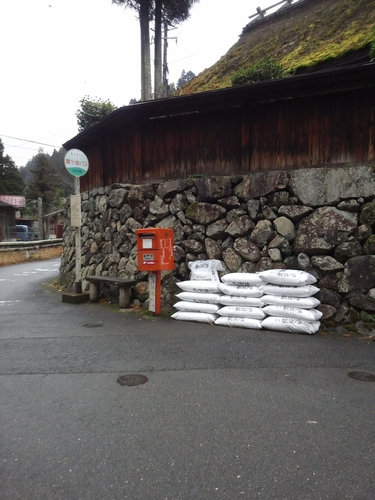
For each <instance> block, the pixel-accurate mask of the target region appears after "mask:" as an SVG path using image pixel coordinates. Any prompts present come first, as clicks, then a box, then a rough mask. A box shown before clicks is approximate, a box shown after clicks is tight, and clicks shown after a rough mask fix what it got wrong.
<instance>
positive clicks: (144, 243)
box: [142, 238, 152, 249]
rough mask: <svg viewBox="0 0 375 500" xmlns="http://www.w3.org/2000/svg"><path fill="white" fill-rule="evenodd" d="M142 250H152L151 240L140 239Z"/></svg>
mask: <svg viewBox="0 0 375 500" xmlns="http://www.w3.org/2000/svg"><path fill="white" fill-rule="evenodd" d="M142 248H144V249H148V248H152V239H151V238H145V239H142Z"/></svg>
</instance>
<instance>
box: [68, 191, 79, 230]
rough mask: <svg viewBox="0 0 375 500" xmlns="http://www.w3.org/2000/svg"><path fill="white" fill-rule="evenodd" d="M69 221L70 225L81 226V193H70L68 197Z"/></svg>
mask: <svg viewBox="0 0 375 500" xmlns="http://www.w3.org/2000/svg"><path fill="white" fill-rule="evenodd" d="M70 223H71V226H72V227H81V195H80V194H72V195H71V197H70Z"/></svg>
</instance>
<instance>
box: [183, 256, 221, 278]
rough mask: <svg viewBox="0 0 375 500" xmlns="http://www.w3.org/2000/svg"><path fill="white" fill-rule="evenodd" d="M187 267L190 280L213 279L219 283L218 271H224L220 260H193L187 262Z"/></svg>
mask: <svg viewBox="0 0 375 500" xmlns="http://www.w3.org/2000/svg"><path fill="white" fill-rule="evenodd" d="M188 266H189V269H190V270H191V274H190V279H191V280H192V281H215V282H217V283H219V281H220V279H219V275H218V273H217V272H218V271H224V268H223V265H222V263H221V262H220V260H216V259H212V260H195V261H193V262H189V264H188Z"/></svg>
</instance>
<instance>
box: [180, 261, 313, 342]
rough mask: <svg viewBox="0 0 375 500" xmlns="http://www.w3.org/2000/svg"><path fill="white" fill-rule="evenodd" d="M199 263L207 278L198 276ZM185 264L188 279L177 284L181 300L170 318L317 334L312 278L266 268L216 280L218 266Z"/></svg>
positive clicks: (302, 274) (303, 273) (210, 262)
mask: <svg viewBox="0 0 375 500" xmlns="http://www.w3.org/2000/svg"><path fill="white" fill-rule="evenodd" d="M203 263H209V269H210V272H211V276H210V277H209V279H208V274H206V275H205V274H204V272H202V271H204V270H205V269H207V268H204V267H203ZM190 265H191V267H190V269H192V274H191V280H190V281H183V282H181V283H177V285H178V286H179V288H180V289H181V290H182V292H181V293H179V294H177V297H178V298H179V299H180V301H179V302H177V303H176V304H175V306H174V307H175V308H176V309H177V310H178V312H177V313H175V314H173V315H172V318H174V319H179V320H185V321H199V322H206V323H215V324H216V325H225V326H234V327H242V328H252V329H262V328H264V329H267V330H276V331H284V332H293V333H307V334H313V333H316V332H317V331H318V330H319V327H320V322H319V319H320V318H321V317H322V313H321V312H320V311H318V310H317V309H315V308H316V307H317V306H318V305H319V304H320V302H319V300H318V299H316V298H315V297H313V295H315V294H316V293H317V292H318V291H319V289H318V288H317V287H315V286H313V283H316V278H315V277H314V276H313V275H311V274H309V273H307V272H305V271H295V270H291V269H271V270H268V271H262V272H258V273H230V274H226V275H225V276H223V277H222V278H221V281H220V279H219V277H218V274H217V270H221V269H220V265H221V264H220V261H197V262H195V263H191V264H190ZM193 266H195V268H194V267H193ZM199 266H201V267H200V268H199ZM199 270H200V271H201V272H199ZM197 271H198V272H197ZM201 278H202V279H201Z"/></svg>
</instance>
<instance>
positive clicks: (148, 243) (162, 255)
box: [137, 227, 174, 271]
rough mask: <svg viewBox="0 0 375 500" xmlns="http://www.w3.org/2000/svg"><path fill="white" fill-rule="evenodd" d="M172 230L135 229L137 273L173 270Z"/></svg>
mask: <svg viewBox="0 0 375 500" xmlns="http://www.w3.org/2000/svg"><path fill="white" fill-rule="evenodd" d="M173 244H174V243H173V229H168V228H164V227H160V228H159V227H157V228H154V227H153V228H146V229H137V250H138V270H139V271H166V270H169V269H174V253H173Z"/></svg>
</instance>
